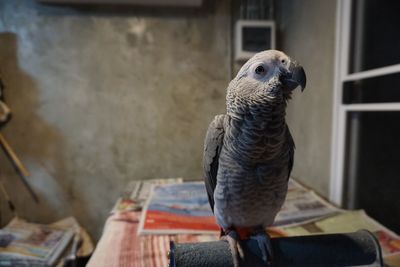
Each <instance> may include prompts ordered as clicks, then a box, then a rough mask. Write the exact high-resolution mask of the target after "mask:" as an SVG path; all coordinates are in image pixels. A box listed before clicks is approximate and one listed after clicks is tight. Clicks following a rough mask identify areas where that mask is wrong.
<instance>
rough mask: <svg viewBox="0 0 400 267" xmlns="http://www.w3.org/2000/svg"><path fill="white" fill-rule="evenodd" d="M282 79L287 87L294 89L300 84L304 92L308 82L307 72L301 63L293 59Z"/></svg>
mask: <svg viewBox="0 0 400 267" xmlns="http://www.w3.org/2000/svg"><path fill="white" fill-rule="evenodd" d="M281 81H282V84H283V86H285V87H286V88H287V89H289V90H294V89H296V88H297V87H298V86H300V87H301V91H302V92H303V91H304V88H306V82H307V78H306V73H305V72H304V69H303V67H302V66H301V65H299V64H298V63H297V62H296V61H292V62H291V63H290V66H289V68H288V70H287V71H286V72H284V74H283V75H282V77H281Z"/></svg>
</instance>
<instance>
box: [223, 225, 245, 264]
mask: <svg viewBox="0 0 400 267" xmlns="http://www.w3.org/2000/svg"><path fill="white" fill-rule="evenodd" d="M221 239H222V240H226V241H227V242H228V244H229V248H230V250H231V252H232V259H233V266H234V267H239V266H240V262H242V261H244V251H243V248H242V246H241V244H240V239H239V235H238V234H237V233H236V232H235V231H230V232H229V234H228V235H225V236H223V237H222V238H221Z"/></svg>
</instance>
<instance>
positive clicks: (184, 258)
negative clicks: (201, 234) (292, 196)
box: [169, 230, 384, 267]
mask: <svg viewBox="0 0 400 267" xmlns="http://www.w3.org/2000/svg"><path fill="white" fill-rule="evenodd" d="M256 242H257V241H255V240H249V241H247V242H246V243H245V244H244V245H243V247H244V252H245V258H246V262H245V263H243V264H242V265H241V266H245V267H266V265H265V263H263V262H262V261H261V260H260V255H254V254H250V252H249V251H248V249H247V248H248V247H250V246H252V247H253V249H252V251H254V247H258V246H257V244H256ZM170 246H171V247H170V253H169V267H233V261H232V254H231V252H230V250H229V245H228V243H227V242H226V241H215V242H203V243H187V244H175V243H173V242H171V244H170ZM271 247H272V259H271V261H270V262H269V265H268V267H291V266H297V267H298V266H310V267H311V266H312V267H340V266H369V267H372V266H373V267H375V266H382V267H383V266H384V265H383V260H382V251H381V248H380V245H379V242H378V241H377V240H376V238H375V236H374V235H373V234H372V233H370V232H369V231H366V230H360V231H357V232H354V233H347V234H327V235H312V236H297V237H280V238H272V239H271Z"/></svg>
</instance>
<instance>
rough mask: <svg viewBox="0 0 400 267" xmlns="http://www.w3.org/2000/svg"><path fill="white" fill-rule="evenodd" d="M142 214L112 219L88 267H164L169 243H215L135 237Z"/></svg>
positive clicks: (210, 237) (171, 237)
mask: <svg viewBox="0 0 400 267" xmlns="http://www.w3.org/2000/svg"><path fill="white" fill-rule="evenodd" d="M140 216H141V212H133V211H130V212H123V213H115V214H113V215H111V216H110V217H109V218H108V219H107V222H106V225H105V227H104V232H103V235H102V237H101V239H100V241H99V242H98V244H97V247H96V250H95V251H94V253H93V255H92V257H91V258H90V261H89V263H88V264H87V266H88V267H117V266H118V267H166V266H168V259H167V253H168V250H169V242H170V241H175V242H179V243H192V242H203V241H212V240H217V239H218V236H217V235H192V234H181V235H145V236H138V235H137V230H138V227H139V220H140Z"/></svg>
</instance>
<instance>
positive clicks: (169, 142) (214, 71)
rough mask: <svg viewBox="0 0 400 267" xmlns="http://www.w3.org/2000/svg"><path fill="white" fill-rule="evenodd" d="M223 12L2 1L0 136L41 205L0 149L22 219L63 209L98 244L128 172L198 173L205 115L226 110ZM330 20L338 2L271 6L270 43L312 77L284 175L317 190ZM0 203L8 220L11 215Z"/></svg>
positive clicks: (219, 4)
mask: <svg viewBox="0 0 400 267" xmlns="http://www.w3.org/2000/svg"><path fill="white" fill-rule="evenodd" d="M230 11H231V10H230V1H228V0H225V1H208V3H206V6H205V7H204V8H202V9H200V10H187V9H183V10H182V9H170V8H169V9H159V8H156V9H146V8H144V9H143V8H137V7H133V8H132V7H123V8H115V7H112V8H111V7H102V8H99V7H96V8H88V7H80V8H72V7H48V6H41V5H38V4H36V3H35V1H34V0H13V1H0V75H1V77H2V79H3V81H4V83H5V85H6V86H7V88H6V91H5V95H6V98H7V99H6V100H7V102H8V104H9V106H10V107H11V108H12V110H13V113H14V117H13V119H12V121H11V122H10V124H9V125H7V126H6V128H5V129H2V133H3V134H4V135H5V136H6V138H7V139H8V141H9V142H10V144H11V145H12V146H13V148H14V149H15V150H16V152H17V153H18V155H19V156H20V157H21V159H22V160H23V162H24V163H25V164H26V165H27V167H28V169H29V171H30V172H31V177H29V179H28V182H29V184H31V186H32V188H33V190H34V191H35V192H36V194H37V195H38V196H39V199H40V202H39V203H34V202H33V201H32V198H31V197H30V195H29V192H27V191H26V189H25V188H24V186H23V184H22V183H21V182H20V180H19V179H18V177H17V176H16V174H15V172H14V170H13V169H12V167H11V166H10V164H9V162H8V161H7V159H6V158H5V156H4V155H3V154H2V153H0V174H1V175H2V177H0V179H1V180H2V181H3V182H4V184H5V186H6V188H7V189H8V191H9V193H10V196H11V198H12V199H13V201H14V202H15V204H16V207H17V211H18V213H19V214H20V216H22V217H24V218H27V219H29V220H32V221H38V222H43V223H46V222H51V221H54V220H56V219H59V218H62V217H64V216H68V215H73V216H75V217H77V218H78V220H79V221H80V222H81V224H82V225H83V226H85V227H86V228H87V229H88V230H89V232H90V233H91V234H92V236H93V237H94V238H95V239H97V238H98V237H99V235H100V233H101V229H102V227H103V223H104V220H105V218H106V217H107V215H108V212H109V210H110V209H111V207H112V205H113V204H114V202H115V200H116V198H117V197H118V195H119V193H120V192H121V191H122V190H123V188H124V186H125V185H126V184H127V183H128V182H129V181H130V180H132V179H147V178H154V177H177V176H183V177H185V178H187V179H199V178H200V177H201V160H202V159H201V154H202V146H203V138H204V134H205V131H206V129H207V126H208V123H209V122H210V120H211V119H212V117H213V116H214V115H215V114H218V113H222V112H224V110H225V88H226V86H227V84H228V79H229V76H230V72H231V69H230V64H229V63H230V62H229V58H230V43H229V39H230V20H231V15H230ZM334 16H335V1H317V0H306V1H305V0H282V1H276V18H277V25H278V34H279V35H278V40H279V46H278V48H279V49H281V50H283V51H285V52H287V54H289V55H290V56H292V57H293V58H296V59H298V60H299V61H300V62H301V63H302V64H303V66H304V67H305V69H306V72H307V75H308V86H307V89H306V91H305V92H304V93H303V94H300V93H299V92H297V93H296V94H295V95H294V98H293V100H292V101H291V103H290V105H289V109H288V123H289V125H290V128H291V130H292V133H293V135H294V138H295V141H296V143H297V149H296V158H295V166H294V171H293V175H294V176H295V177H297V178H298V179H300V180H301V181H303V182H305V183H306V184H308V185H311V186H313V187H314V188H316V190H317V191H319V192H321V193H323V194H324V195H327V194H328V185H329V156H330V137H331V115H332V114H331V110H332V83H333V62H334V61H333V52H334V20H335V17H334ZM234 75H235V73H234ZM0 201H1V202H0V215H1V217H0V224H4V223H6V222H7V221H8V220H9V219H10V218H11V214H10V213H9V212H7V207H6V204H5V202H4V198H3V197H2V196H1V195H0Z"/></svg>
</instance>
